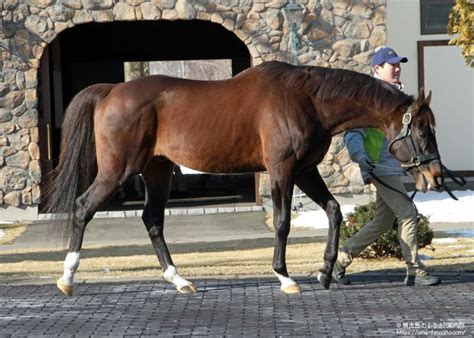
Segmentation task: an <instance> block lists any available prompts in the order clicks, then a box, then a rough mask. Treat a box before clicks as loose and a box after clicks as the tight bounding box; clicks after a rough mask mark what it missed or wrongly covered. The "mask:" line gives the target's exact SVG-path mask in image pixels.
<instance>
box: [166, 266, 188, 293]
mask: <svg viewBox="0 0 474 338" xmlns="http://www.w3.org/2000/svg"><path fill="white" fill-rule="evenodd" d="M163 276H164V277H165V279H166V280H167V281H168V282H170V283H173V284H174V285H176V287H177V288H178V289H181V288H182V287H185V286H188V285H190V284H191V283H190V282H189V281H187V280H186V279H184V278H183V277H181V276H180V275H179V273H178V270H176V268H175V267H174V266H173V265H170V266H169V267H168V269H166V271H165V272H164V274H163Z"/></svg>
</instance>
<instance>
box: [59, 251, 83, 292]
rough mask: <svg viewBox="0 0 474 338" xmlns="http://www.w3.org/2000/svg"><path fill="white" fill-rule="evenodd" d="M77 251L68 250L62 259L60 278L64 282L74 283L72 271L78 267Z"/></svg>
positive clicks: (78, 254)
mask: <svg viewBox="0 0 474 338" xmlns="http://www.w3.org/2000/svg"><path fill="white" fill-rule="evenodd" d="M79 256H80V253H79V252H70V253H68V254H67V256H66V259H65V260H64V273H63V276H62V277H61V280H62V281H63V282H64V284H67V285H72V284H73V283H74V281H73V280H74V273H75V272H76V270H77V268H78V267H79Z"/></svg>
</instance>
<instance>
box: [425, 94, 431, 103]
mask: <svg viewBox="0 0 474 338" xmlns="http://www.w3.org/2000/svg"><path fill="white" fill-rule="evenodd" d="M425 103H426V104H427V105H428V106H429V105H430V103H431V90H430V93H429V94H428V96H427V97H426V98H425Z"/></svg>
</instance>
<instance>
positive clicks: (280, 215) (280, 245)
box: [270, 170, 301, 294]
mask: <svg viewBox="0 0 474 338" xmlns="http://www.w3.org/2000/svg"><path fill="white" fill-rule="evenodd" d="M270 179H271V189H272V201H273V226H274V230H275V242H276V243H275V249H274V252H273V271H274V272H275V274H276V276H277V277H278V279H279V280H280V283H281V291H283V292H284V293H288V294H290V293H299V292H300V291H301V290H300V287H299V286H298V284H297V283H296V282H295V281H294V280H293V279H291V278H290V277H289V275H288V271H287V269H286V260H285V257H286V245H287V239H288V234H289V233H290V221H291V198H292V195H293V182H292V178H291V175H290V174H289V171H287V170H279V171H278V174H276V173H272V172H270Z"/></svg>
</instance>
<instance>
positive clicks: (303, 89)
mask: <svg viewBox="0 0 474 338" xmlns="http://www.w3.org/2000/svg"><path fill="white" fill-rule="evenodd" d="M430 98H431V93H430V95H429V96H428V98H426V97H425V94H424V92H423V90H421V91H420V94H419V96H418V97H417V98H416V99H415V98H414V97H413V96H409V95H406V94H404V93H402V92H401V91H399V90H397V89H394V88H393V87H392V86H390V85H388V84H386V83H384V82H383V81H380V80H377V79H374V78H373V77H371V76H368V75H365V74H360V73H356V72H353V71H349V70H342V69H328V68H321V67H311V66H293V65H289V64H285V63H282V62H277V61H272V62H267V63H263V64H260V65H258V66H256V67H254V68H251V69H247V70H246V71H244V72H242V73H240V74H238V75H237V76H235V77H233V78H231V79H227V80H221V81H196V80H186V79H179V78H172V77H167V76H161V75H153V76H146V77H143V78H140V79H136V80H133V81H130V82H126V83H119V84H96V85H92V86H90V87H87V88H86V89H84V90H82V91H81V92H79V93H78V94H77V95H76V96H75V97H74V98H73V99H72V101H71V103H70V104H69V107H68V108H67V110H66V113H65V119H64V123H63V129H62V130H63V134H62V139H61V154H60V158H59V165H58V166H57V168H56V169H55V172H54V173H53V175H52V181H51V184H50V185H49V188H48V190H47V192H46V199H47V201H46V205H47V210H48V212H53V213H58V212H60V213H67V214H68V215H70V217H69V219H68V220H67V221H66V224H67V228H66V229H68V230H69V234H70V242H69V251H68V254H67V256H66V259H65V261H64V273H63V275H62V277H61V278H59V279H58V281H57V286H58V288H59V289H60V290H61V291H62V292H63V293H64V294H66V295H71V294H72V292H73V278H74V273H75V272H76V270H77V268H78V266H79V254H80V250H81V246H82V241H83V236H84V230H85V228H86V225H87V223H88V222H89V221H90V220H91V218H92V217H93V216H94V213H95V212H96V211H97V210H98V208H99V207H100V206H102V205H103V204H104V203H105V202H106V201H107V200H108V199H109V198H110V197H111V196H113V194H114V192H115V191H116V190H117V189H118V188H119V187H120V186H121V185H123V184H124V183H125V182H126V181H127V179H128V178H129V177H130V176H131V175H134V174H137V173H140V174H142V176H143V179H144V181H145V185H146V200H145V206H144V210H143V216H142V218H143V222H144V224H145V226H146V229H147V231H148V234H149V237H150V239H151V242H152V243H153V246H154V249H155V251H156V254H157V256H158V260H159V263H160V265H161V268H162V269H163V272H164V278H165V280H166V281H168V282H171V283H173V284H174V285H175V286H176V288H177V290H178V291H179V292H182V293H192V292H196V288H195V287H194V285H193V284H192V283H191V282H190V281H188V280H186V279H184V278H183V277H182V276H181V275H180V274H179V273H178V271H177V269H176V266H175V265H174V263H173V261H172V259H171V255H170V253H169V251H168V248H167V245H166V242H165V238H164V236H163V222H164V210H165V204H166V202H167V200H168V197H169V193H170V184H171V177H172V173H173V168H174V166H175V164H181V165H184V166H186V167H188V168H192V169H195V170H199V171H202V172H207V173H224V174H225V173H246V172H261V171H265V170H266V171H267V172H268V174H269V177H270V184H271V195H272V202H273V213H274V228H275V241H276V244H275V248H274V255H273V262H272V267H273V271H274V272H275V274H276V276H277V277H278V279H279V280H280V282H281V290H282V291H283V292H285V293H298V292H300V287H299V285H298V284H297V283H296V282H295V281H294V280H293V279H292V278H291V277H290V276H289V274H288V271H287V267H286V262H285V253H286V244H287V237H288V234H289V231H290V212H291V205H290V204H291V200H292V193H293V188H294V185H295V184H296V185H297V186H298V187H299V188H300V189H301V190H302V191H303V192H304V193H305V194H306V195H307V196H308V197H310V198H311V199H312V200H313V201H314V202H316V203H317V204H318V205H320V206H321V207H322V208H323V209H324V210H325V211H326V214H327V217H328V218H329V230H328V239H327V244H326V249H325V252H324V266H323V268H322V269H321V270H320V273H319V276H318V280H319V282H320V283H321V284H322V285H323V287H324V288H326V289H328V288H329V285H330V282H331V274H332V269H333V264H334V262H335V260H336V258H337V250H338V241H339V226H340V223H341V220H342V215H341V212H340V208H339V204H338V203H337V201H336V200H335V199H334V197H333V196H332V195H331V193H330V192H329V190H328V188H327V187H326V185H325V183H324V181H323V180H322V178H321V176H320V174H319V173H318V170H317V168H316V165H317V164H318V163H320V162H321V160H322V159H323V157H324V155H325V154H326V152H327V150H328V148H329V145H330V143H331V137H332V136H333V135H336V134H338V133H341V132H343V131H345V130H348V129H353V128H359V127H377V128H380V129H381V130H383V131H384V132H385V134H386V135H387V138H388V139H389V140H393V142H392V145H391V151H392V152H393V154H394V155H395V156H396V157H397V158H398V159H399V160H400V161H402V162H404V163H407V162H409V161H412V160H413V154H412V152H413V149H415V152H417V154H415V155H420V156H424V158H425V159H426V160H423V161H418V162H417V165H415V166H412V167H411V168H410V172H411V173H412V174H413V176H414V177H415V179H416V184H417V188H418V189H420V190H423V191H426V190H427V188H428V186H429V187H431V188H434V189H437V190H438V189H440V187H441V185H442V184H443V179H442V170H441V162H440V159H439V154H438V149H437V144H436V139H435V135H434V129H433V128H434V123H435V121H434V116H433V113H432V111H431V109H430V107H429V104H430ZM407 112H408V113H407ZM407 114H408V115H409V120H410V121H409V123H408V124H406V120H407V118H406V117H407ZM407 128H408V132H407V133H406V135H401V134H400V133H399V132H400V130H402V131H403V130H405V131H406V130H407ZM400 135H401V136H400ZM408 136H409V137H408ZM410 143H412V144H410ZM413 147H414V148H413ZM412 162H413V161H412ZM236 231H237V230H236Z"/></svg>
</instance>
